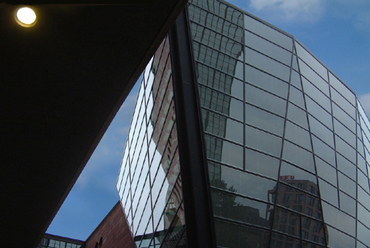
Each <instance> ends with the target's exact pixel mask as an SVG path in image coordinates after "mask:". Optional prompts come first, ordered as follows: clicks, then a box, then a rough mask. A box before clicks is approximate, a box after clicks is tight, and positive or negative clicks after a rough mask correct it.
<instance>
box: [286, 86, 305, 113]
mask: <svg viewBox="0 0 370 248" xmlns="http://www.w3.org/2000/svg"><path fill="white" fill-rule="evenodd" d="M289 101H290V102H292V103H294V104H295V105H297V106H298V107H300V108H302V109H305V108H306V107H305V103H304V99H303V93H302V91H300V90H298V89H296V88H295V87H290V89H289Z"/></svg>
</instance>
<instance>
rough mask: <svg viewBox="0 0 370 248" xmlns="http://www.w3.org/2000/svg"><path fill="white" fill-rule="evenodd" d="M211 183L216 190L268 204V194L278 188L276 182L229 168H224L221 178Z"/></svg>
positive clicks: (222, 168)
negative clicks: (226, 191)
mask: <svg viewBox="0 0 370 248" xmlns="http://www.w3.org/2000/svg"><path fill="white" fill-rule="evenodd" d="M272 169H273V168H272ZM210 183H211V185H212V186H213V187H215V188H219V189H223V190H228V191H230V192H234V193H238V194H242V195H245V196H248V197H252V198H256V199H261V200H264V201H266V202H267V201H268V193H269V192H270V190H272V189H274V187H275V186H276V181H274V180H270V179H266V178H264V177H260V176H256V175H253V174H250V173H246V172H242V171H240V170H238V169H235V168H230V167H227V166H222V167H221V172H220V176H219V177H218V178H217V177H215V178H214V179H213V180H211V181H210ZM265 210H266V209H264V211H265Z"/></svg>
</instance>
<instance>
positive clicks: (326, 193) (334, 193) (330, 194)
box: [319, 178, 338, 221]
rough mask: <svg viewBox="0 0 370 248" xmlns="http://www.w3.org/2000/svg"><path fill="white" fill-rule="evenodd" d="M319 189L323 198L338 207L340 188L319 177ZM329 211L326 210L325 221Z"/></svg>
mask: <svg viewBox="0 0 370 248" xmlns="http://www.w3.org/2000/svg"><path fill="white" fill-rule="evenodd" d="M319 189H320V195H321V199H323V200H325V201H327V202H329V203H331V204H333V205H334V206H336V207H338V190H337V188H336V187H334V186H333V185H331V184H329V183H327V182H325V181H323V180H321V179H320V178H319ZM326 214H327V213H326V212H325V211H324V219H325V221H327V220H326V218H325V215H326Z"/></svg>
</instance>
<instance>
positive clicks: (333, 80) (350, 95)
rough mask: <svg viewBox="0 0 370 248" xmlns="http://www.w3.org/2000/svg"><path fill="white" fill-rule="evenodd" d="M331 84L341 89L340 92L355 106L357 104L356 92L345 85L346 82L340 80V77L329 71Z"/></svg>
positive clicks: (338, 89)
mask: <svg viewBox="0 0 370 248" xmlns="http://www.w3.org/2000/svg"><path fill="white" fill-rule="evenodd" d="M329 80H330V84H331V85H332V86H333V88H334V89H336V90H337V91H339V93H340V94H341V95H342V96H344V97H345V98H346V99H347V100H348V101H349V102H350V103H351V104H352V105H353V106H356V96H355V94H354V93H353V92H352V91H351V90H350V89H349V88H347V87H346V86H345V84H344V83H342V82H341V81H339V79H338V78H337V77H336V76H334V75H333V74H332V73H331V72H329Z"/></svg>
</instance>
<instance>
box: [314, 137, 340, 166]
mask: <svg viewBox="0 0 370 248" xmlns="http://www.w3.org/2000/svg"><path fill="white" fill-rule="evenodd" d="M312 143H313V149H314V152H315V155H317V156H319V157H320V158H322V159H323V160H325V161H326V162H328V163H329V164H332V165H335V151H334V150H333V149H332V148H330V146H328V145H326V144H325V143H324V142H322V141H321V140H320V139H318V138H316V136H314V135H312Z"/></svg>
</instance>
